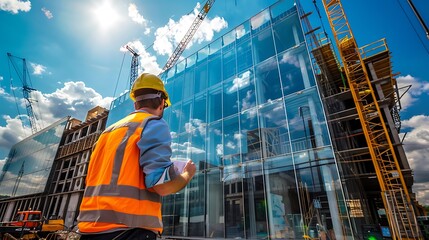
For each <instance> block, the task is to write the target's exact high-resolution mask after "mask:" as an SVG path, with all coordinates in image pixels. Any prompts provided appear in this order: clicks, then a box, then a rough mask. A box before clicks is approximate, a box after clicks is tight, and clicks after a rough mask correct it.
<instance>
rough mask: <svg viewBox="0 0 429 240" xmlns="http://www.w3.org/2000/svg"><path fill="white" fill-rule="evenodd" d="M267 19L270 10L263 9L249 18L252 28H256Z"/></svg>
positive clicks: (268, 18) (268, 19)
mask: <svg viewBox="0 0 429 240" xmlns="http://www.w3.org/2000/svg"><path fill="white" fill-rule="evenodd" d="M268 21H270V12H268V11H263V12H261V13H259V14H258V15H256V16H254V17H253V18H252V19H250V24H251V25H252V29H256V28H258V27H260V26H262V24H264V23H266V22H268Z"/></svg>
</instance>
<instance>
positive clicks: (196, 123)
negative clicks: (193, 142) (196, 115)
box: [185, 119, 207, 136]
mask: <svg viewBox="0 0 429 240" xmlns="http://www.w3.org/2000/svg"><path fill="white" fill-rule="evenodd" d="M206 127H207V123H205V122H203V121H202V120H200V119H191V120H190V121H189V122H188V123H185V129H186V132H187V133H191V134H192V135H193V136H196V133H199V134H200V135H201V136H205V135H206Z"/></svg>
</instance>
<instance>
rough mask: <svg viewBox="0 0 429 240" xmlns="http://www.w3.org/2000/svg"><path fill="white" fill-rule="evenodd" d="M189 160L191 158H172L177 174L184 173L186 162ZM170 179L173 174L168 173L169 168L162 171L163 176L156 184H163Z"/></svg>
mask: <svg viewBox="0 0 429 240" xmlns="http://www.w3.org/2000/svg"><path fill="white" fill-rule="evenodd" d="M188 161H189V159H186V158H174V159H171V162H172V163H173V166H174V171H175V172H176V174H182V173H183V169H184V168H185V166H186V163H187V162H188ZM170 180H171V176H170V174H169V173H168V169H166V170H165V171H164V172H163V173H162V176H161V178H160V179H159V180H158V182H156V183H155V185H158V184H162V183H165V182H168V181H170Z"/></svg>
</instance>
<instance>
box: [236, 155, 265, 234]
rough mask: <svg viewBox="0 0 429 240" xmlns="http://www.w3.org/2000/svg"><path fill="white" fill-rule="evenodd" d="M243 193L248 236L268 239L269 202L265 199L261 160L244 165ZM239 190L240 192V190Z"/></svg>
mask: <svg viewBox="0 0 429 240" xmlns="http://www.w3.org/2000/svg"><path fill="white" fill-rule="evenodd" d="M244 176H245V177H244V178H243V189H244V191H243V193H244V211H245V213H244V215H245V218H246V220H245V223H246V226H245V228H246V238H248V239H267V238H268V222H267V217H266V216H267V209H266V208H267V204H266V203H267V202H266V199H265V191H264V179H263V177H262V164H261V162H252V163H247V164H246V165H244ZM237 192H240V191H239V190H238V191H237Z"/></svg>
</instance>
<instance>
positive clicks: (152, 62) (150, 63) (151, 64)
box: [120, 40, 162, 75]
mask: <svg viewBox="0 0 429 240" xmlns="http://www.w3.org/2000/svg"><path fill="white" fill-rule="evenodd" d="M126 45H128V46H130V47H131V48H132V49H134V51H136V52H137V53H138V54H139V55H140V56H139V62H140V69H139V71H140V72H149V73H152V74H155V75H158V74H159V73H160V72H161V70H162V69H161V68H160V67H159V64H158V63H157V62H156V61H157V60H156V56H153V55H151V54H150V53H148V52H147V51H146V47H145V46H144V45H143V44H142V43H141V42H140V41H139V40H135V41H133V42H128V43H127V44H125V45H124V46H126ZM120 50H121V51H123V52H128V50H127V49H126V48H125V47H121V49H120Z"/></svg>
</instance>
